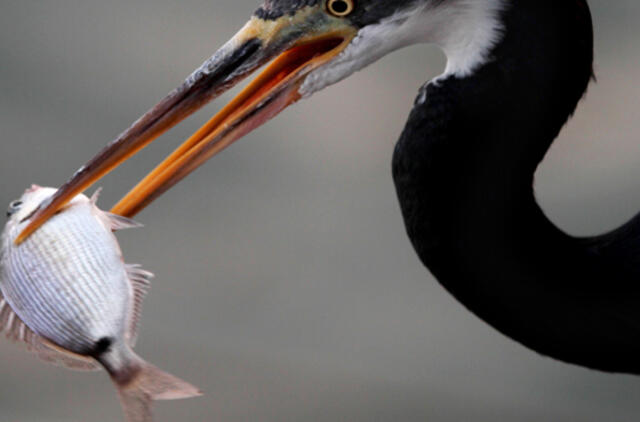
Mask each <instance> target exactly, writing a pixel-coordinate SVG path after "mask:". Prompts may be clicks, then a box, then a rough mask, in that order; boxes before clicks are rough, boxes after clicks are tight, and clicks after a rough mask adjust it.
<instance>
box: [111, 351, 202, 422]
mask: <svg viewBox="0 0 640 422" xmlns="http://www.w3.org/2000/svg"><path fill="white" fill-rule="evenodd" d="M122 378H123V379H125V380H126V381H124V382H121V381H118V377H113V380H114V382H115V384H116V386H117V387H118V395H119V396H120V402H121V403H122V408H123V409H124V413H125V416H126V418H127V421H128V422H152V421H153V416H152V414H151V402H152V401H154V400H177V399H186V398H189V397H197V396H201V395H202V393H201V392H200V390H199V389H198V388H196V387H194V386H193V385H191V384H189V383H187V382H186V381H182V380H181V379H179V378H176V377H174V376H173V375H170V374H168V373H166V372H164V371H162V370H160V369H158V368H156V367H155V366H153V365H151V364H148V363H146V362H144V361H142V360H141V367H140V368H139V369H138V370H137V371H136V373H135V374H133V375H132V376H125V377H122Z"/></svg>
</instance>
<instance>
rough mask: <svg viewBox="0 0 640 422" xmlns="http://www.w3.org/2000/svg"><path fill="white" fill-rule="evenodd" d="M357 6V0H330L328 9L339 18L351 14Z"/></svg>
mask: <svg viewBox="0 0 640 422" xmlns="http://www.w3.org/2000/svg"><path fill="white" fill-rule="evenodd" d="M355 7H356V5H355V0H329V1H328V2H327V10H328V11H329V13H331V14H332V15H333V16H337V17H339V18H343V17H345V16H347V15H350V14H351V12H353V9H355Z"/></svg>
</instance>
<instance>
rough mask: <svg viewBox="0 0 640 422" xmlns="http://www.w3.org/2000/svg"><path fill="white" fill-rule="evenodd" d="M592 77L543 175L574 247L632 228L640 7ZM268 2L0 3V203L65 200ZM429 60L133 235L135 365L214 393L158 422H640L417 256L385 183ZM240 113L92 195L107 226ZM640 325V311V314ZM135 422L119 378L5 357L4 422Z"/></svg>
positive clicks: (254, 152)
mask: <svg viewBox="0 0 640 422" xmlns="http://www.w3.org/2000/svg"><path fill="white" fill-rule="evenodd" d="M590 3H591V6H592V8H593V13H594V20H595V26H596V72H597V76H598V83H597V84H596V85H592V86H591V88H590V90H589V93H588V96H587V98H586V99H585V100H584V101H583V102H582V104H581V107H580V108H579V111H578V113H577V115H576V116H575V118H574V119H573V120H572V121H571V122H570V124H569V126H568V127H567V128H566V130H564V131H563V133H562V135H561V136H560V138H559V139H558V141H557V142H556V143H555V144H554V146H553V148H552V149H551V151H550V153H549V155H548V157H547V159H546V160H545V162H544V163H543V164H542V166H541V168H540V170H539V172H538V175H537V192H538V197H539V200H540V201H541V203H542V205H543V208H544V209H545V210H546V211H547V213H548V214H549V215H550V217H551V218H552V219H553V220H554V221H555V222H556V223H557V224H559V225H560V226H561V227H563V228H564V229H566V230H567V231H569V232H571V233H573V234H595V233H600V232H603V231H605V230H608V229H611V228H613V227H615V226H617V225H619V224H621V223H623V222H624V221H626V220H627V219H628V218H630V217H631V216H632V215H634V214H635V212H637V211H638V210H640V188H639V185H638V180H640V143H639V142H638V140H639V137H640V119H638V117H639V116H638V109H639V107H640V84H638V83H636V82H637V78H638V77H639V76H640V67H638V63H640V49H639V48H638V45H637V40H638V38H639V36H640V32H639V31H640V30H638V28H637V22H638V20H639V19H640V3H638V2H637V1H636V0H618V1H616V2H610V1H605V0H592V1H591V2H590ZM256 7H257V4H256V1H255V0H241V1H240V0H216V1H211V0H206V1H205V0H180V1H177V0H135V1H131V0H111V1H109V2H106V1H98V0H57V1H55V2H54V1H46V2H45V1H12V2H9V1H8V0H2V6H1V8H0V134H1V139H2V141H1V142H0V204H8V203H9V201H10V200H12V199H15V198H17V197H18V196H19V195H20V194H21V192H22V191H23V190H24V189H25V188H26V187H27V186H28V185H29V184H31V183H38V184H42V185H60V184H61V183H62V182H63V181H65V180H66V179H67V178H68V177H69V176H70V175H71V174H72V173H73V172H74V171H75V169H77V168H78V167H79V166H80V165H81V164H83V163H84V162H85V161H86V160H87V159H88V158H90V157H91V156H93V155H94V154H95V153H96V152H97V151H98V150H99V149H100V148H101V147H102V146H103V145H104V144H106V142H107V141H109V140H111V139H112V138H113V137H115V136H116V135H117V134H118V133H119V132H121V131H122V130H123V129H124V128H126V127H128V126H129V124H130V123H131V122H133V120H135V119H136V118H137V117H138V116H139V115H140V114H141V113H143V112H144V111H146V110H147V108H148V107H149V106H151V105H152V104H155V103H156V101H158V100H159V99H160V98H162V97H163V96H164V94H165V93H167V92H169V91H170V90H171V89H173V88H174V87H175V86H177V85H178V84H179V83H180V82H181V81H182V80H183V79H184V77H186V76H187V75H188V74H190V73H191V71H192V70H193V69H195V68H196V67H197V66H198V65H199V64H200V63H201V62H202V61H203V60H204V59H205V58H207V57H208V56H209V55H210V54H212V53H213V52H214V50H215V49H216V48H217V47H218V46H220V45H221V44H222V43H223V42H224V41H226V40H227V39H228V38H229V37H230V36H231V35H232V34H233V33H235V31H236V30H237V29H238V28H239V27H240V26H241V25H243V24H244V22H245V21H246V19H247V18H248V17H249V16H250V14H251V13H252V12H253V10H254V9H255V8H256ZM444 63H445V61H444V57H443V55H442V54H441V53H440V52H439V51H438V50H437V49H435V48H434V47H430V46H415V47H411V48H409V49H406V50H403V51H400V52H397V53H395V54H393V55H391V56H389V57H387V58H385V59H383V60H382V61H380V62H379V63H377V64H375V65H373V66H371V67H369V68H368V69H366V70H364V71H363V72H360V73H359V74H357V75H355V76H354V77H351V78H350V79H348V80H347V81H345V82H343V83H341V84H339V85H337V86H334V87H331V88H329V89H327V90H325V91H324V92H321V93H319V94H317V95H316V96H314V98H312V99H311V100H308V101H303V102H302V103H300V104H299V105H298V106H296V107H294V108H292V109H290V110H288V111H287V112H285V113H284V114H283V115H282V116H280V117H279V118H278V119H276V120H275V121H273V122H271V123H269V124H267V125H266V126H265V127H263V128H261V129H260V130H258V131H257V132H255V133H254V134H252V135H250V136H248V137H247V138H246V139H244V140H242V141H241V142H238V143H237V144H236V145H234V146H233V147H232V148H230V149H229V150H228V151H226V152H225V153H223V154H222V155H220V156H218V157H216V158H215V159H214V160H212V161H211V162H210V163H209V164H208V165H206V166H205V167H204V168H202V169H201V170H199V171H198V172H197V173H195V174H194V175H193V176H191V177H190V178H188V179H187V180H186V181H184V182H183V183H182V184H180V185H179V186H178V187H177V188H175V189H174V190H172V191H170V192H169V193H168V194H167V195H166V196H164V197H163V198H161V199H160V200H159V201H158V202H156V203H155V204H154V206H152V207H151V208H150V209H148V210H147V211H145V212H144V213H142V214H141V215H140V216H138V220H140V221H141V222H143V223H144V224H145V225H146V228H144V229H142V230H135V231H130V232H126V233H123V234H122V235H121V236H120V238H121V239H122V242H123V247H124V250H125V255H126V257H127V259H128V261H130V262H137V263H141V264H143V265H144V267H145V268H147V269H150V270H152V271H153V272H154V273H155V274H156V276H157V277H156V279H155V280H154V283H153V289H152V290H151V293H150V295H149V296H148V298H147V301H146V306H145V312H144V314H143V325H142V335H141V338H140V342H139V346H138V352H139V353H140V355H141V356H143V357H145V358H146V359H148V360H149V361H150V362H153V363H154V364H156V365H158V366H160V367H162V368H163V369H166V370H168V371H170V372H172V373H174V374H176V375H178V376H180V377H182V378H184V379H186V380H188V381H190V382H192V383H193V384H195V385H197V386H199V387H200V388H202V390H203V391H205V393H206V395H205V396H204V397H203V398H200V399H195V400H189V401H180V402H173V403H159V404H158V405H157V406H156V413H157V416H158V420H159V421H164V422H168V421H175V420H180V421H184V422H187V421H300V420H305V421H332V422H335V421H349V422H356V421H425V420H428V421H430V422H446V421H452V422H453V421H466V420H473V421H476V422H479V421H496V420H500V421H514V422H515V421H518V422H521V421H541V420H544V421H594V422H595V421H603V420H606V421H635V420H637V418H638V414H639V413H640V401H639V400H638V392H639V391H640V378H638V377H632V376H625V375H606V374H600V373H596V372H592V371H589V370H585V369H581V368H578V367H573V366H568V365H565V364H561V363H557V362H554V361H552V360H550V359H547V358H542V357H539V356H538V355H536V354H534V353H533V352H530V351H528V350H526V349H524V348H523V347H521V346H520V345H518V344H516V343H514V342H513V341H511V340H509V339H507V338H505V337H503V336H502V335H500V334H498V333H497V332H495V331H494V330H493V329H491V328H489V327H488V326H487V325H486V324H484V323H483V322H481V321H480V320H478V319H477V318H475V317H474V316H472V315H471V314H470V313H469V312H467V311H466V310H465V309H464V308H463V307H462V306H461V305H459V304H458V303H457V302H456V301H455V300H454V299H452V298H451V297H450V296H449V295H448V294H447V293H445V291H444V290H443V289H442V288H441V287H440V286H439V285H438V284H437V283H436V281H435V280H434V279H433V278H432V277H431V276H430V274H429V273H428V271H427V270H426V269H425V268H423V266H422V265H421V263H420V262H419V261H418V258H417V257H416V255H415V253H414V251H413V250H412V247H411V245H410V243H409V241H408V239H407V237H406V235H405V232H404V226H403V222H402V218H401V215H400V211H399V207H398V204H397V201H396V196H395V190H394V187H393V183H392V179H391V174H390V160H391V154H392V150H393V147H394V143H395V141H396V139H397V137H398V135H399V133H400V131H401V129H402V127H403V125H404V123H405V120H406V117H407V115H408V113H409V110H410V108H411V105H412V103H413V99H414V97H415V95H416V93H417V89H418V88H419V87H420V85H421V84H422V83H423V82H424V81H425V80H427V79H431V78H433V77H435V76H437V75H438V74H439V73H440V72H441V71H442V69H443V68H444ZM227 99H229V95H227V96H225V97H224V98H222V99H220V100H219V101H217V102H215V103H214V104H212V105H210V106H208V107H207V108H206V109H205V110H204V111H202V112H200V113H198V114H197V115H196V116H195V117H193V118H191V119H190V120H188V121H187V122H186V123H184V124H182V125H180V126H179V127H178V128H176V129H175V130H173V131H171V132H170V133H169V134H168V135H166V136H165V137H163V138H162V139H161V140H159V141H158V142H157V143H156V144H154V145H153V146H151V147H150V148H149V149H147V150H146V152H145V153H144V154H142V155H141V156H140V157H137V158H135V159H133V160H131V161H130V162H129V163H127V164H126V165H125V166H123V167H122V168H121V169H120V170H118V171H117V172H116V173H115V174H113V175H111V176H109V177H107V178H106V179H104V181H103V182H102V183H101V185H102V186H103V187H104V192H103V195H102V198H101V204H102V206H103V207H109V206H111V205H112V204H113V203H115V201H116V200H117V199H118V198H119V197H120V196H121V195H123V194H124V193H125V192H126V191H127V190H128V188H129V187H131V186H132V185H133V184H134V183H135V182H137V180H138V179H139V178H140V177H141V176H143V175H144V174H145V173H146V172H147V171H148V170H150V169H151V168H152V167H153V165H154V164H156V163H157V162H159V161H160V160H161V158H163V157H164V156H165V155H166V154H167V153H169V152H170V151H171V150H172V149H173V148H174V147H175V146H176V145H177V144H178V143H179V142H181V141H182V140H183V139H184V138H185V137H186V136H188V135H189V134H191V133H192V131H194V130H195V129H196V128H197V127H199V126H200V125H201V124H202V123H203V122H204V121H205V120H207V119H208V118H209V117H210V115H212V114H213V113H214V112H215V111H216V110H217V109H219V108H220V107H221V105H222V104H224V103H225V102H226V100H227ZM639 306H640V304H639ZM121 418H122V415H121V411H120V407H119V404H118V401H117V397H116V394H115V391H114V389H113V387H112V386H111V384H110V381H109V379H108V377H107V376H106V375H105V374H101V373H98V374H83V373H74V372H70V371H66V370H62V369H59V368H55V367H50V366H47V365H44V364H41V363H40V362H39V361H38V360H36V359H35V358H34V357H33V356H29V355H27V354H26V353H25V352H24V351H23V350H22V349H21V348H19V347H17V346H15V345H12V344H9V343H8V341H6V340H5V339H4V338H2V340H1V341H0V420H2V421H9V422H17V421H19V422H35V421H50V422H58V421H60V422H61V421H64V422H68V421H78V422H80V421H85V422H91V421H96V422H97V421H100V422H102V421H109V422H116V421H120V420H121Z"/></svg>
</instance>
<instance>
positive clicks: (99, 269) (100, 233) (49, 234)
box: [0, 206, 132, 355]
mask: <svg viewBox="0 0 640 422" xmlns="http://www.w3.org/2000/svg"><path fill="white" fill-rule="evenodd" d="M23 226H24V224H20V225H17V226H16V227H14V229H13V231H14V232H15V233H11V234H10V236H8V239H10V240H12V239H14V238H15V236H17V234H18V233H19V232H20V230H22V228H23ZM3 247H4V249H3V258H2V264H3V265H2V278H1V280H0V286H1V287H2V292H3V294H4V296H5V298H6V300H7V302H8V303H9V304H10V305H11V307H12V308H13V310H14V311H15V312H16V314H17V315H18V316H19V317H20V319H21V320H22V321H23V322H24V323H25V324H26V325H27V326H28V327H29V328H31V329H32V330H33V331H34V332H35V333H36V334H39V335H40V336H42V337H44V338H46V339H48V340H50V341H52V342H53V343H55V344H57V345H58V346H60V347H62V348H64V349H67V350H69V351H72V352H74V353H78V354H85V355H86V354H91V353H92V351H93V350H95V348H96V347H97V345H99V344H104V341H105V339H109V340H110V341H111V342H112V341H113V339H116V338H122V336H123V335H124V333H125V329H126V328H125V325H126V320H127V315H128V312H129V309H128V308H129V307H130V303H131V296H132V288H131V285H130V283H129V282H128V279H127V272H126V269H125V265H124V262H123V259H122V253H121V251H120V248H119V246H118V243H117V241H116V239H115V237H114V236H113V234H112V233H111V231H110V230H108V229H107V228H106V227H105V226H104V225H103V224H102V223H101V222H100V221H99V220H98V219H97V218H96V216H95V215H94V213H93V210H92V208H91V207H90V206H77V207H74V209H71V210H69V211H67V212H63V213H60V214H58V215H56V216H55V217H54V218H52V219H51V220H50V221H49V222H48V223H47V224H46V225H44V226H43V227H42V228H41V229H40V230H38V231H37V232H36V233H34V234H33V235H32V236H31V237H30V238H29V239H27V241H25V242H24V243H22V244H21V245H20V246H14V245H13V242H12V241H11V242H7V243H5V245H3Z"/></svg>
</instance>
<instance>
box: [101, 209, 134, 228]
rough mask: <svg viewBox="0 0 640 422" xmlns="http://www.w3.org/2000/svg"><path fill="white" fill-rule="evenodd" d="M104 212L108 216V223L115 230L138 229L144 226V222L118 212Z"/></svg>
mask: <svg viewBox="0 0 640 422" xmlns="http://www.w3.org/2000/svg"><path fill="white" fill-rule="evenodd" d="M104 214H105V216H106V217H107V220H108V224H109V226H110V227H111V230H112V231H114V232H116V231H120V230H127V229H137V228H140V227H143V225H142V224H140V223H138V222H137V221H134V220H132V219H130V218H127V217H123V216H121V215H117V214H112V213H110V212H104Z"/></svg>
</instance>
